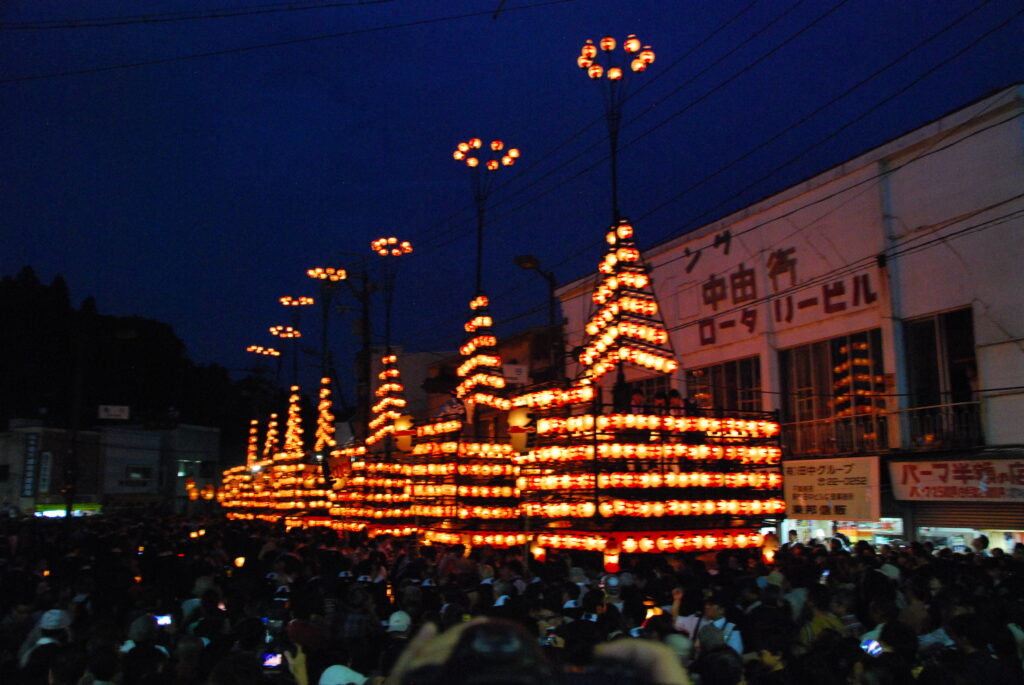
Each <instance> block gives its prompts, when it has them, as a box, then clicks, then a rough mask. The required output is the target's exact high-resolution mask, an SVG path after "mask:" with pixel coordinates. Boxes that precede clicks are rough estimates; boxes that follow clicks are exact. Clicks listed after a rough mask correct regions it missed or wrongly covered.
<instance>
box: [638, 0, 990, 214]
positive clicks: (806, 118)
mask: <svg viewBox="0 0 1024 685" xmlns="http://www.w3.org/2000/svg"><path fill="white" fill-rule="evenodd" d="M991 2H993V0H985V2H982V3H979V4H977V5H975V6H974V7H973V8H971V9H970V10H968V11H967V12H965V13H964V14H962V15H960V16H959V17H957V18H956V19H954V20H953V21H952V22H950V23H949V24H946V25H945V26H943V27H942V28H941V29H939V30H938V31H936V32H935V33H932V34H931V35H930V36H928V37H927V38H925V39H924V40H922V41H920V42H919V43H917V44H916V45H914V46H913V47H912V48H910V49H908V50H906V51H905V52H903V53H902V54H900V55H899V56H898V57H896V58H895V59H893V60H891V61H889V62H888V63H887V64H885V65H884V66H882V67H880V68H879V69H876V70H875V71H873V72H871V73H870V74H869V75H868V76H866V77H864V78H863V79H861V80H859V81H857V82H856V83H854V84H853V85H852V86H850V87H849V88H847V89H846V90H844V91H843V92H842V93H840V94H839V95H837V96H835V97H833V98H832V99H830V100H829V101H828V102H825V103H824V104H822V105H820V106H819V107H816V108H815V109H814V110H812V111H811V112H809V113H807V114H806V115H804V116H803V117H802V118H801V119H800V120H799V121H797V122H795V123H793V124H791V125H789V126H787V127H785V128H783V129H782V130H781V131H779V132H778V133H776V134H775V135H773V136H771V137H770V138H768V139H767V140H766V141H764V142H762V143H761V144H759V145H757V146H755V147H753V148H751V149H750V150H748V151H747V152H745V153H743V154H742V155H740V156H739V157H736V158H735V159H733V160H732V161H731V162H728V163H727V164H725V165H724V166H721V167H719V168H718V169H716V170H715V171H714V172H712V173H711V174H708V175H707V176H704V177H703V178H701V179H700V180H699V181H697V182H695V183H692V184H690V185H689V186H687V187H686V188H685V189H683V190H682V191H680V192H679V193H677V194H676V195H673V196H672V197H671V198H669V199H668V200H665V201H664V202H662V203H661V204H659V205H657V206H656V207H653V208H652V209H650V210H648V211H647V212H645V213H644V214H643V215H642V216H641V217H640V220H643V219H646V218H647V217H649V216H651V215H652V214H655V213H656V212H658V211H660V210H661V209H663V208H664V207H666V206H667V205H669V204H670V203H672V202H675V201H676V200H678V199H680V198H682V197H684V196H686V195H688V194H689V193H690V192H691V191H692V190H694V189H696V188H698V187H700V186H701V185H703V184H704V183H707V182H708V181H710V180H711V179H713V178H715V177H716V176H718V175H719V174H721V173H723V172H724V171H727V170H728V169H731V168H732V167H733V166H735V165H736V164H739V163H740V162H742V161H743V160H745V159H747V158H748V157H750V156H751V155H753V154H754V153H756V152H759V151H760V150H763V149H764V148H766V147H767V146H769V145H771V144H772V143H774V142H775V141H776V140H778V139H779V138H781V137H782V136H784V135H786V134H787V133H789V132H790V131H792V130H794V129H796V128H798V127H800V126H802V125H803V124H805V123H807V122H808V121H809V120H811V119H812V118H813V117H815V116H816V115H818V114H820V113H821V112H823V111H824V110H826V109H828V108H829V107H831V106H832V105H834V104H836V103H837V102H839V101H840V100H842V99H844V98H845V97H846V96H848V95H849V94H850V93H852V92H854V91H855V90H857V89H858V88H860V87H861V86H864V85H865V84H867V83H869V82H870V81H872V80H874V79H875V78H877V77H878V76H880V75H882V74H883V73H885V72H886V71H888V70H889V69H891V68H893V67H894V66H896V65H897V64H899V63H900V62H902V61H903V60H905V59H906V58H908V57H909V56H910V55H912V54H913V53H915V52H917V51H918V50H920V49H921V48H923V47H924V46H925V45H927V44H928V43H930V42H932V41H933V40H935V39H936V38H938V37H939V36H941V35H942V34H944V33H946V32H948V31H950V30H951V29H953V28H954V27H956V26H958V25H959V24H961V23H962V22H964V21H966V20H967V18H968V17H970V16H971V15H972V14H974V13H975V12H978V11H979V10H981V8H982V7H984V6H985V5H988V4H991Z"/></svg>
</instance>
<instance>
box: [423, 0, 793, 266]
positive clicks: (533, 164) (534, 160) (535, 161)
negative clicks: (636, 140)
mask: <svg viewBox="0 0 1024 685" xmlns="http://www.w3.org/2000/svg"><path fill="white" fill-rule="evenodd" d="M803 1H804V0H799V2H797V4H800V2H803ZM758 2H759V0H752V2H750V3H748V4H747V5H745V6H744V7H743V8H741V9H740V10H739V11H738V12H737V13H736V14H734V15H732V16H731V17H729V18H728V19H726V21H725V22H723V23H722V24H719V25H718V27H716V28H715V29H714V30H712V31H711V32H710V33H709V34H708V35H706V36H705V37H704V38H702V39H701V40H700V41H698V42H697V43H696V44H694V45H693V46H692V47H691V48H690V49H689V50H687V51H686V52H684V53H683V54H682V55H681V56H679V57H678V58H676V59H675V60H674V61H673V62H672V63H671V64H670V65H669V66H668V67H667V68H665V69H663V70H661V71H659V72H658V73H657V74H655V75H654V76H653V77H652V78H650V79H648V80H647V81H645V82H644V83H643V84H642V85H641V86H640V87H639V88H637V89H636V90H635V91H633V92H632V93H631V94H629V96H627V97H626V99H625V100H624V102H628V101H629V100H631V99H632V98H634V97H635V96H636V95H638V94H639V93H640V92H641V91H643V90H644V89H645V88H647V87H648V86H650V85H652V84H653V83H654V82H656V81H657V80H658V79H659V78H661V77H663V76H665V75H666V74H667V73H668V72H669V71H671V70H672V69H674V68H675V67H677V66H679V64H681V63H682V62H683V61H684V60H685V59H686V58H688V57H690V56H691V55H693V54H694V53H695V52H697V50H699V49H700V48H702V47H703V46H704V45H706V44H707V43H708V42H710V41H711V40H712V39H713V38H715V37H716V36H717V35H718V34H720V33H721V32H722V31H724V30H725V29H726V28H728V27H729V26H731V25H732V24H733V23H735V22H736V21H737V20H738V19H739V18H740V17H742V16H743V15H745V14H746V13H747V12H749V11H750V10H751V9H753V7H754V5H756V4H757V3H758ZM794 7H795V5H794ZM790 9H792V8H790ZM788 12H789V10H787V12H786V13H788ZM775 21H777V19H776V20H773V21H772V22H770V23H769V25H771V24H772V23H774V22H775ZM758 33H760V32H758ZM754 35H757V34H754ZM752 38H753V36H751V37H749V38H747V39H746V40H744V41H742V42H741V43H740V45H741V46H742V45H746V44H747V43H748V42H749V41H750V40H751V39H752ZM729 54H731V53H729ZM603 120H604V116H603V115H601V116H598V117H596V118H594V119H592V120H591V121H590V122H589V123H587V124H584V125H583V127H581V128H580V129H578V130H577V131H576V132H575V133H573V134H572V135H570V136H569V137H568V138H566V139H565V140H563V141H562V142H560V143H558V144H557V145H555V146H554V147H553V148H551V149H550V150H548V151H547V152H545V153H544V154H542V155H540V156H538V157H531V161H530V162H528V163H527V164H526V166H525V168H521V169H520V171H519V173H517V174H516V175H515V176H513V177H512V178H511V179H509V180H508V181H507V182H505V183H503V184H499V185H498V186H496V187H495V192H497V191H500V190H502V189H505V188H507V187H509V186H512V185H515V183H516V182H517V181H518V180H519V179H522V178H524V177H525V176H526V175H528V174H529V173H530V172H532V171H533V170H534V169H537V168H538V167H540V166H541V164H542V163H543V162H545V161H546V160H548V159H549V158H551V157H552V156H554V155H555V154H556V153H558V152H559V151H560V150H562V149H563V148H565V147H567V146H568V145H570V144H571V143H572V142H573V141H575V140H576V139H577V138H579V137H580V136H581V135H583V134H584V133H586V132H587V131H589V130H590V129H591V128H593V127H594V126H595V125H597V124H599V123H600V122H601V121H603ZM607 139H608V138H607V136H604V137H602V138H601V139H600V140H599V141H598V142H596V143H594V144H592V145H590V146H588V147H587V148H586V149H585V150H584V154H585V153H586V152H589V151H590V150H592V149H594V148H595V147H597V146H598V145H601V144H602V143H604V142H605V141H607ZM579 156H580V155H577V156H575V157H572V158H571V159H569V160H568V161H567V162H563V163H562V164H560V165H559V166H557V167H555V168H554V169H552V170H551V171H549V172H548V173H546V174H545V175H544V176H542V177H541V178H540V179H537V180H535V181H533V182H531V183H530V184H529V185H527V186H526V187H525V188H521V189H519V190H516V191H514V194H519V193H521V192H523V191H524V190H526V189H528V188H530V187H532V186H534V185H536V184H537V183H539V182H540V181H542V180H543V179H545V178H547V177H548V176H550V175H551V174H552V173H555V172H556V171H558V170H560V169H562V168H563V167H565V166H566V165H567V164H568V163H571V162H573V161H575V160H576V159H578V158H579ZM505 201H507V200H499V201H498V202H496V203H493V204H492V205H491V206H489V207H488V209H493V208H494V207H495V206H499V205H500V204H502V202H505ZM469 209H471V207H469V206H466V207H464V208H462V209H460V210H458V211H457V212H455V213H453V214H451V215H449V216H448V217H447V218H446V219H444V220H442V221H439V222H436V223H435V224H433V225H432V226H431V227H430V228H428V229H427V231H433V230H436V229H439V228H444V227H445V226H447V225H448V221H449V220H450V219H452V218H454V217H455V216H458V214H460V213H462V212H463V211H467V210H469ZM461 225H463V226H465V225H468V222H464V223H462V224H461ZM457 228H458V227H455V226H451V227H449V228H448V230H447V231H445V232H444V233H446V234H450V233H452V232H453V231H455V230H457ZM459 237H461V236H459V235H455V236H453V237H452V238H451V239H449V240H446V241H445V242H443V243H439V244H437V245H433V246H430V245H428V246H427V247H426V248H425V251H426V252H427V253H429V252H433V251H435V250H438V249H440V248H442V247H446V246H447V245H449V244H451V243H452V242H453V241H454V240H457V239H458V238H459Z"/></svg>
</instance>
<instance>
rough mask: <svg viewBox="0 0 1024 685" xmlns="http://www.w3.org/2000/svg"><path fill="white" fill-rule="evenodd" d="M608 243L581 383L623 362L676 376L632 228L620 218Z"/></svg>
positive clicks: (581, 359)
mask: <svg viewBox="0 0 1024 685" xmlns="http://www.w3.org/2000/svg"><path fill="white" fill-rule="evenodd" d="M606 239H607V242H608V251H607V252H606V253H605V256H604V258H603V259H602V260H601V263H600V264H599V265H598V271H599V272H600V276H601V278H600V280H599V282H598V284H597V287H596V288H595V289H594V293H593V295H592V298H593V301H594V305H595V307H596V310H595V312H594V314H593V315H592V316H591V317H590V320H589V321H588V322H587V325H586V340H585V344H584V345H583V348H582V350H581V351H580V353H579V357H578V359H579V362H580V365H581V367H582V369H583V373H582V379H583V380H584V381H587V382H592V381H595V380H597V379H598V378H600V377H601V376H603V375H605V374H606V373H608V372H609V371H612V370H613V369H615V368H617V367H618V365H619V364H623V363H628V364H633V365H634V366H638V367H641V368H644V369H647V370H650V371H656V372H658V373H673V372H674V371H675V370H676V369H677V368H679V364H678V362H676V360H675V358H674V354H673V352H672V348H671V344H670V341H669V336H668V331H667V330H666V328H665V323H664V321H663V320H662V318H661V313H660V308H659V307H658V301H657V298H655V296H654V289H653V287H652V286H651V278H650V276H649V275H648V269H647V266H646V265H645V264H644V262H643V260H642V258H641V256H640V250H639V249H637V247H636V243H635V242H634V240H633V226H632V225H631V224H630V223H629V220H628V219H621V220H619V222H618V223H617V224H616V225H614V226H612V227H611V228H610V229H609V230H608V233H607V235H606Z"/></svg>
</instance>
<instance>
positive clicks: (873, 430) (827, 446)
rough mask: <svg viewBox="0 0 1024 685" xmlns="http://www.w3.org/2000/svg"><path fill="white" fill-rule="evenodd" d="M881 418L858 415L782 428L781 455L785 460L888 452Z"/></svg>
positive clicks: (886, 428)
mask: <svg viewBox="0 0 1024 685" xmlns="http://www.w3.org/2000/svg"><path fill="white" fill-rule="evenodd" d="M888 435H889V431H888V421H887V419H886V416H885V415H884V414H880V413H877V414H861V415H858V416H850V417H844V418H841V419H819V420H816V421H798V422H795V423H784V424H782V453H783V455H785V456H788V457H810V456H830V455H835V454H864V453H869V452H874V453H878V452H880V451H883V450H888V449H889V446H888V444H889V440H888Z"/></svg>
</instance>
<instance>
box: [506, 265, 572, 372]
mask: <svg viewBox="0 0 1024 685" xmlns="http://www.w3.org/2000/svg"><path fill="white" fill-rule="evenodd" d="M515 262H516V266H518V267H519V268H520V269H526V270H527V271H533V272H535V273H536V274H537V275H539V276H540V277H541V278H543V279H544V280H545V281H547V284H548V334H549V335H551V336H554V337H555V339H554V340H553V341H552V342H551V350H550V353H551V360H550V361H551V369H552V376H553V377H554V378H555V379H557V380H561V379H562V375H563V374H562V327H561V326H558V325H557V322H556V320H555V319H556V315H555V312H556V302H557V298H556V296H555V288H556V287H557V285H558V283H557V281H555V274H553V273H552V272H550V271H544V270H543V269H542V268H541V265H540V260H539V259H537V258H536V257H535V256H533V255H532V254H522V255H518V256H516V258H515Z"/></svg>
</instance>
